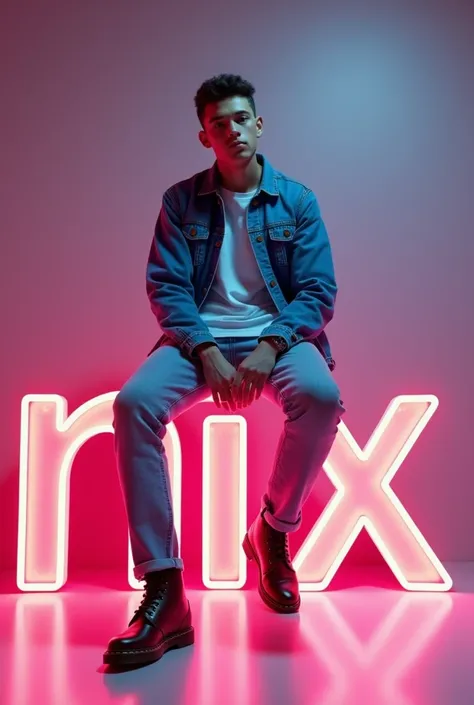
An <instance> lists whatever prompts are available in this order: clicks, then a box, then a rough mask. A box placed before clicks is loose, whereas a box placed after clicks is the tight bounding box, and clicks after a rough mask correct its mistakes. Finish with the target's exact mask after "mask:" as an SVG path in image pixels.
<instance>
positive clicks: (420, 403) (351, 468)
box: [17, 392, 452, 592]
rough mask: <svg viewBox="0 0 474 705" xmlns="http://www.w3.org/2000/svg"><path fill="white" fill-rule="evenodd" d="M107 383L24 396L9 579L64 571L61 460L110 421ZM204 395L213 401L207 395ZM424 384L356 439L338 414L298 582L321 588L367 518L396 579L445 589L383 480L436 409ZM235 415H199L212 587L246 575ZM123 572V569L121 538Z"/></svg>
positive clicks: (55, 585)
mask: <svg viewBox="0 0 474 705" xmlns="http://www.w3.org/2000/svg"><path fill="white" fill-rule="evenodd" d="M115 396H116V392H111V393H109V394H103V395H101V396H98V397H95V398H93V399H91V400H89V401H88V402H86V403H85V404H83V405H82V406H80V407H79V408H78V409H76V410H75V411H74V412H73V413H72V414H71V415H70V416H68V415H67V413H68V412H67V401H66V399H64V397H61V396H59V395H55V394H43V395H34V394H29V395H27V396H25V397H24V398H23V400H22V407H21V448H20V492H19V524H18V566H17V584H18V587H19V588H20V589H21V590H24V591H54V590H58V589H59V588H60V587H61V586H62V585H64V583H65V582H66V580H67V562H68V561H67V555H68V541H67V537H68V524H69V486H70V471H71V466H72V463H73V460H74V457H75V455H76V453H77V451H78V450H79V448H80V447H81V446H82V445H83V444H84V443H85V442H86V441H87V440H88V439H89V438H92V437H93V436H95V435H97V434H99V433H104V432H112V431H113V429H112V404H113V400H114V398H115ZM207 401H211V400H210V399H208V400H207ZM437 406H438V400H437V398H436V397H434V396H432V395H406V396H399V397H395V399H393V400H392V401H391V402H390V404H389V406H388V407H387V409H386V411H385V413H384V415H383V417H382V419H381V420H380V422H379V424H378V425H377V427H376V429H375V430H374V432H373V434H372V436H371V438H370V440H369V441H368V443H367V445H366V446H365V448H364V449H363V450H361V448H360V447H359V446H358V444H357V442H356V441H355V439H354V437H353V436H352V434H351V433H350V431H349V429H348V427H347V426H346V425H345V424H344V422H341V423H340V425H339V433H338V435H337V438H336V442H335V443H334V446H333V448H332V450H331V453H330V456H329V458H328V459H327V461H326V463H325V466H324V470H325V472H326V473H327V475H328V477H329V478H330V480H331V482H332V483H333V484H334V487H335V493H334V495H333V496H332V497H331V499H330V501H329V503H328V505H327V506H326V508H325V510H324V511H323V513H322V515H321V516H320V517H319V519H318V520H317V521H316V523H315V524H314V526H313V528H312V529H311V530H310V531H309V533H308V535H307V537H306V539H305V540H304V542H303V544H302V546H301V548H300V550H299V551H298V553H297V554H296V556H295V557H294V561H293V562H294V566H295V568H296V570H297V572H298V578H299V581H300V589H301V590H302V591H305V590H307V591H320V590H324V589H325V588H327V587H328V585H329V583H330V582H331V580H332V578H333V577H334V574H335V573H336V571H337V569H338V567H339V566H340V564H341V563H342V561H343V560H344V557H345V556H346V554H347V553H348V551H349V549H350V548H351V546H352V544H353V543H354V541H355V539H356V538H357V536H358V535H359V533H360V531H361V530H362V528H364V527H365V528H366V529H367V531H368V532H369V534H370V535H371V537H372V539H373V540H374V542H375V543H376V545H377V546H378V548H379V550H380V552H381V554H382V555H383V557H384V559H385V560H386V562H387V563H388V565H389V566H390V568H391V569H392V571H393V573H394V575H395V576H396V577H397V579H398V580H399V582H400V584H401V585H402V587H404V588H405V589H406V590H411V591H418V590H425V591H433V592H444V591H446V590H449V589H450V588H451V587H452V580H451V578H450V576H449V575H448V573H447V572H446V570H445V569H444V567H443V565H442V564H441V562H440V561H439V559H438V558H437V556H436V555H435V553H434V551H433V550H432V548H431V547H430V546H429V544H428V543H427V541H426V539H425V538H424V536H423V535H422V533H421V532H420V530H419V529H418V527H417V526H416V524H415V523H414V521H413V520H412V518H411V517H410V515H409V514H408V512H407V510H406V509H405V507H404V506H403V504H402V503H401V501H400V500H399V498H398V497H397V496H396V494H395V493H394V492H393V490H392V489H391V487H390V482H391V480H392V479H393V477H394V475H395V473H396V472H397V470H398V469H399V467H400V465H401V464H402V462H403V461H404V459H405V458H406V456H407V455H408V453H409V452H410V450H411V448H412V447H413V445H414V444H415V442H416V440H417V439H418V437H419V435H420V434H421V432H422V431H423V429H424V428H425V426H426V425H427V423H428V422H429V420H430V418H431V417H432V415H433V414H434V412H435V411H436V408H437ZM246 428H247V427H246V422H245V419H244V418H243V417H241V416H238V415H234V416H229V415H221V416H219V415H211V416H208V417H207V418H206V419H205V421H204V425H203V499H202V518H203V545H202V561H203V582H204V585H205V586H206V587H208V588H211V589H219V588H240V587H242V586H243V585H244V584H245V582H246V561H245V556H244V554H243V551H242V550H241V546H240V544H241V540H242V538H243V535H244V533H245V531H246V528H247V506H246V501H247V460H246V455H247V436H246ZM165 447H166V452H167V456H168V460H169V467H170V474H171V481H172V488H173V507H174V512H175V524H176V531H177V534H178V539H180V536H181V482H182V463H181V445H180V439H179V436H178V433H177V430H176V427H175V426H174V424H173V423H171V424H169V425H168V434H167V435H166V437H165ZM128 573H129V575H128V577H129V583H130V585H131V586H132V587H135V588H139V587H140V584H139V583H138V582H137V581H136V580H135V578H134V577H133V564H132V561H131V554H130V545H129V571H128Z"/></svg>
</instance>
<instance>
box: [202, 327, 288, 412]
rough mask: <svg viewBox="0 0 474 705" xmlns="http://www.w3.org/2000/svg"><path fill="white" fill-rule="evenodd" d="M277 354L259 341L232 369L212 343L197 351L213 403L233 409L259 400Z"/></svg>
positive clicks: (273, 348) (272, 348)
mask: <svg viewBox="0 0 474 705" xmlns="http://www.w3.org/2000/svg"><path fill="white" fill-rule="evenodd" d="M277 354H278V352H277V350H276V348H275V347H273V345H271V343H267V342H266V341H264V340H262V341H261V342H260V343H259V344H258V345H257V347H256V348H255V350H253V351H252V352H251V353H250V355H248V356H247V357H246V358H245V360H243V361H242V362H241V363H240V365H239V367H238V368H237V370H236V369H235V367H233V365H231V364H230V362H228V361H227V360H226V358H225V357H224V355H223V354H222V353H221V351H220V350H219V348H218V347H217V346H216V345H210V346H209V347H205V348H204V349H203V350H202V351H200V353H199V356H200V358H201V362H202V367H203V372H204V376H205V378H206V382H207V384H208V386H209V388H210V390H211V392H212V398H213V399H214V402H215V404H216V406H217V407H218V408H219V409H220V408H221V407H222V408H223V409H225V410H226V411H236V409H244V408H245V407H247V406H250V404H251V403H252V402H253V401H255V400H256V399H259V398H260V396H261V394H262V391H263V388H264V386H265V382H266V381H267V379H268V377H269V375H270V373H271V371H272V370H273V368H274V367H275V362H276V357H277Z"/></svg>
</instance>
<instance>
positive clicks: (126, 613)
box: [0, 564, 474, 705]
mask: <svg viewBox="0 0 474 705" xmlns="http://www.w3.org/2000/svg"><path fill="white" fill-rule="evenodd" d="M451 574H452V576H453V578H454V579H455V585H456V588H455V591H453V592H450V593H442V594H435V593H408V592H404V591H401V590H387V589H381V588H376V587H367V586H365V587H350V588H347V589H338V590H334V591H326V592H323V593H303V594H302V606H301V611H300V613H299V614H297V615H278V614H275V613H273V612H271V611H270V610H269V609H268V608H266V607H265V606H264V605H263V603H262V602H261V601H260V598H259V597H258V595H257V593H256V592H255V591H253V590H235V591H217V590H212V591H211V590H188V597H189V599H190V601H191V606H192V608H193V614H194V627H195V632H196V643H195V645H194V646H192V647H188V648H185V649H181V650H179V651H172V652H169V653H168V654H166V655H165V656H164V657H163V659H162V660H161V661H158V662H156V663H154V664H152V665H149V666H145V667H140V668H137V669H135V670H131V671H128V672H122V673H112V672H108V670H107V668H108V667H105V666H103V665H102V652H103V650H104V648H105V646H106V644H107V641H108V639H109V638H110V637H111V636H112V635H114V634H116V633H118V632H120V631H122V630H123V629H124V628H125V626H126V624H127V622H128V620H129V618H130V616H131V613H132V612H133V610H134V608H135V606H136V605H137V603H138V602H139V601H140V599H141V593H140V592H137V591H130V592H127V591H123V590H116V589H113V588H105V587H101V586H100V585H99V586H98V585H97V584H96V585H94V584H88V583H87V581H86V582H84V583H82V584H78V585H73V586H71V585H69V584H68V586H67V589H63V591H60V592H57V593H15V594H0V703H1V705H4V704H5V705H7V704H8V705H33V703H34V705H38V704H39V703H47V704H48V705H56V704H59V703H61V705H66V704H67V705H79V704H80V705H83V704H84V703H90V704H91V705H92V703H93V704H94V705H101V703H117V704H120V705H152V704H153V705H155V704H157V703H163V704H165V705H174V704H175V703H176V704H177V703H180V705H190V704H191V703H192V705H214V704H215V705H217V704H219V705H257V704H258V705H267V704H268V705H280V704H282V705H300V704H301V705H317V704H319V703H321V704H322V705H346V704H347V705H348V704H349V703H350V705H370V704H371V703H373V704H374V705H439V704H440V703H443V705H444V704H446V705H448V704H449V705H473V703H474V566H473V565H472V564H464V565H461V566H458V568H457V572H456V570H455V569H454V568H451Z"/></svg>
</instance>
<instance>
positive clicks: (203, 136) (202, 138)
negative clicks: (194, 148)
mask: <svg viewBox="0 0 474 705" xmlns="http://www.w3.org/2000/svg"><path fill="white" fill-rule="evenodd" d="M199 141H200V142H201V144H202V146H203V147H206V148H207V149H209V148H210V146H211V143H210V142H209V140H208V139H207V135H206V133H205V132H204V130H201V132H200V133H199Z"/></svg>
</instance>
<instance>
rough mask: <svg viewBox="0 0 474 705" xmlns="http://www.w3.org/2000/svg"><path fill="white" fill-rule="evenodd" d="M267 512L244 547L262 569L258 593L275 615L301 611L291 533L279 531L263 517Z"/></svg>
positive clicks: (259, 568)
mask: <svg viewBox="0 0 474 705" xmlns="http://www.w3.org/2000/svg"><path fill="white" fill-rule="evenodd" d="M266 511H267V510H266V509H264V510H263V511H262V512H261V513H260V514H259V515H258V517H257V518H256V519H255V521H254V522H253V524H252V526H251V527H250V529H249V530H248V532H247V534H246V535H245V538H244V541H243V544H242V547H243V549H244V551H245V555H246V556H247V558H248V559H249V560H250V561H251V560H255V562H256V564H257V566H258V570H259V580H258V592H259V595H260V597H261V598H262V600H263V601H264V603H265V604H266V605H267V606H268V607H270V608H271V609H272V610H275V612H282V613H291V612H298V610H299V608H300V603H301V598H300V594H299V587H298V579H297V577H296V572H295V569H294V568H293V565H292V563H291V558H290V549H289V545H288V534H287V533H284V532H282V531H276V530H275V529H274V528H273V527H271V526H270V525H269V524H267V522H266V521H265V519H264V518H263V515H264V514H265V512H266Z"/></svg>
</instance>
